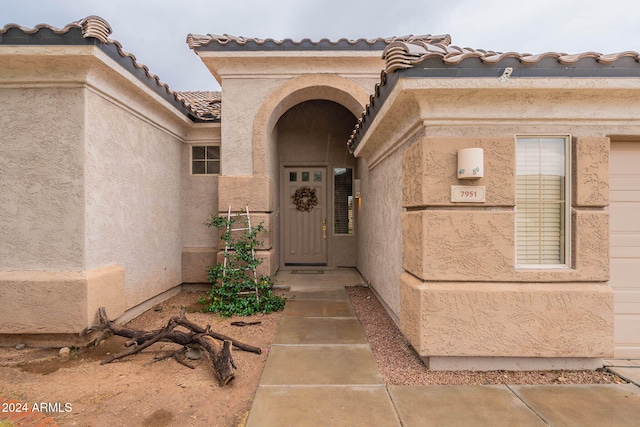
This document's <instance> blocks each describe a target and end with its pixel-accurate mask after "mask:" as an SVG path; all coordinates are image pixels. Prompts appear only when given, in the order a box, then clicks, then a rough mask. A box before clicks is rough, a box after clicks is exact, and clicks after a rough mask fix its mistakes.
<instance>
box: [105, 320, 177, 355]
mask: <svg viewBox="0 0 640 427" xmlns="http://www.w3.org/2000/svg"><path fill="white" fill-rule="evenodd" d="M176 326H177V325H176V324H175V322H174V321H173V319H171V320H169V323H168V324H167V326H165V328H164V329H163V330H162V331H160V333H159V334H157V335H156V336H155V337H153V338H151V339H150V340H148V341H145V342H144V343H142V344H140V345H137V346H133V347H132V348H130V350H125V351H123V352H122V353H118V354H115V355H113V356H109V357H107V358H106V359H104V360H103V361H102V362H100V364H101V365H104V364H106V363H111V362H113V361H114V360H118V359H122V358H123V357H126V356H130V355H132V354H136V353H138V352H140V351H142V350H144V349H145V348H147V347H149V346H151V345H152V344H155V343H157V342H158V341H160V340H161V339H163V338H164V337H166V336H167V335H168V334H169V332H171V330H172V329H173V328H175V327H176Z"/></svg>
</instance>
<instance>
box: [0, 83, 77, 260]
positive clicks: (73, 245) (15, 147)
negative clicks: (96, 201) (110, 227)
mask: <svg viewBox="0 0 640 427" xmlns="http://www.w3.org/2000/svg"><path fill="white" fill-rule="evenodd" d="M0 99H1V100H2V101H1V102H0V129H2V131H1V132H0V171H1V173H0V194H2V203H0V235H1V236H2V238H1V239H0V240H1V242H0V270H39V271H81V270H82V269H83V267H84V259H83V249H84V189H83V188H84V183H83V180H84V178H83V169H84V167H83V161H84V158H83V149H84V147H83V138H84V129H83V127H84V115H83V110H84V105H85V103H84V97H83V90H82V89H81V88H56V87H38V88H0Z"/></svg>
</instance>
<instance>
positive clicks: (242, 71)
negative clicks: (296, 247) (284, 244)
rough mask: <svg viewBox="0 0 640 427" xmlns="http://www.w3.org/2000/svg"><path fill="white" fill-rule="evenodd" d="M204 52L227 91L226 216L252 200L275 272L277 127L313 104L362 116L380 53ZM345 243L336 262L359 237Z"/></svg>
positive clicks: (222, 189)
mask: <svg viewBox="0 0 640 427" xmlns="http://www.w3.org/2000/svg"><path fill="white" fill-rule="evenodd" d="M198 54H199V56H200V57H201V58H202V60H203V62H204V63H205V64H206V65H207V67H208V68H209V69H210V70H211V71H212V73H213V74H214V75H215V76H216V78H217V79H218V81H219V82H220V84H221V86H222V88H223V92H224V114H223V116H222V127H221V134H222V145H221V146H222V176H220V178H219V189H218V206H219V210H220V211H226V208H227V206H228V205H229V204H231V205H232V206H233V207H234V209H236V207H237V206H240V207H242V206H244V205H245V204H246V203H247V202H249V203H250V209H251V211H252V212H256V213H264V214H268V215H269V216H270V218H269V222H270V223H271V224H274V229H273V230H272V231H271V236H270V241H271V242H272V247H271V248H270V249H268V250H263V251H261V254H260V256H264V257H265V265H263V266H261V268H263V269H266V270H268V271H272V272H275V271H276V270H277V269H278V268H279V266H280V257H279V250H280V248H279V246H280V244H279V239H280V215H279V206H280V203H281V198H280V189H279V184H280V176H279V175H280V160H281V158H280V155H279V150H278V146H279V143H278V132H277V129H276V124H277V122H278V120H279V119H280V117H281V116H282V115H283V114H284V113H285V112H286V111H288V110H289V109H290V108H292V107H294V106H295V105H297V104H299V103H302V102H304V101H308V100H314V99H323V100H331V101H334V102H337V103H338V104H341V105H343V106H344V107H345V108H347V109H348V110H349V111H350V112H351V113H352V114H353V115H354V116H358V115H359V114H360V113H361V112H362V111H363V110H364V106H365V104H366V102H367V100H368V98H369V93H370V92H371V90H372V89H373V87H374V85H375V83H376V82H377V80H378V78H379V74H380V69H381V64H382V62H381V59H380V53H379V52H372V51H363V52H349V51H343V52H340V51H324V52H301V51H296V52H277V51H273V52H242V51H231V50H230V51H220V52H208V51H201V52H198ZM345 139H346V138H345ZM345 142H346V141H345ZM345 152H346V150H345ZM319 156H321V157H320V158H319V160H318V161H323V160H324V158H325V156H324V155H321V154H319ZM343 240H344V239H343ZM346 240H347V242H346V245H345V244H342V243H345V242H342V241H340V239H336V244H340V245H341V248H340V249H338V250H336V251H335V252H332V253H334V255H335V256H334V260H333V261H331V262H332V263H333V262H334V261H336V264H337V261H338V260H339V259H340V258H341V257H342V256H343V254H345V253H349V254H353V253H354V250H353V242H352V240H353V239H351V238H349V237H347V238H346ZM344 247H348V249H346V250H343V249H344ZM267 266H268V268H267Z"/></svg>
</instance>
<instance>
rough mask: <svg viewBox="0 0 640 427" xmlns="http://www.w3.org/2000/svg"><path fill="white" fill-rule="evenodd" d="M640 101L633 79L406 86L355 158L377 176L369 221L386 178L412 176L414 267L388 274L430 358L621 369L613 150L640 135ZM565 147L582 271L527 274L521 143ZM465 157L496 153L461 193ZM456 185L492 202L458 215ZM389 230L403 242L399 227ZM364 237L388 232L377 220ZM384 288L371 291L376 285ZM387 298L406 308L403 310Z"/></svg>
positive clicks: (408, 251)
mask: <svg viewBox="0 0 640 427" xmlns="http://www.w3.org/2000/svg"><path fill="white" fill-rule="evenodd" d="M519 80H520V79H519ZM599 85H602V87H600V86H599ZM550 86H556V87H555V89H554V90H552V89H551V88H550ZM612 86H615V87H612ZM594 87H598V88H599V90H594ZM622 88H624V90H623V89H622ZM638 90H640V87H639V85H638V84H637V82H633V81H631V80H629V79H627V80H624V81H620V80H616V81H606V82H605V81H597V80H591V81H586V80H585V81H580V79H575V80H574V79H571V80H570V81H562V79H555V80H553V81H548V80H544V81H543V80H540V81H528V82H524V81H516V82H515V85H513V86H500V85H499V84H498V82H497V81H495V82H494V81H493V80H491V81H490V80H488V79H467V80H465V79H455V80H452V79H407V80H403V79H401V80H400V82H399V83H398V85H397V86H396V88H395V89H394V90H393V92H392V93H391V94H390V95H389V97H388V98H387V101H386V102H385V104H384V105H383V106H382V107H381V109H380V111H379V112H378V115H377V117H376V118H375V119H371V118H370V119H369V120H373V121H372V122H371V123H370V124H369V129H368V130H367V133H366V134H365V136H364V138H363V139H362V140H361V141H360V145H359V146H358V148H357V149H356V155H358V156H360V157H361V158H362V159H361V160H360V161H361V162H362V163H364V164H367V165H368V166H369V167H368V172H367V173H364V175H363V177H364V178H365V179H363V183H364V184H366V185H365V186H364V187H363V207H362V210H361V213H360V215H361V217H365V218H367V216H368V215H370V214H369V213H368V212H367V210H366V202H367V199H368V198H370V197H373V198H374V199H375V198H376V195H375V192H377V191H379V187H378V185H372V179H375V173H376V170H377V169H379V168H382V167H386V166H387V165H388V166H389V168H390V169H391V170H396V169H397V168H398V167H400V168H401V169H402V175H401V182H402V195H401V199H400V200H399V202H398V201H396V203H399V204H400V205H401V206H396V207H395V215H399V216H400V217H401V218H402V219H401V220H400V223H401V229H402V240H401V241H400V243H399V245H400V247H401V252H402V258H401V259H396V260H390V264H389V265H388V266H387V269H386V271H389V272H391V271H394V269H395V271H396V272H398V271H400V274H398V273H396V274H397V275H396V278H397V279H398V280H399V294H400V301H399V303H398V305H399V308H398V311H399V318H400V324H401V328H402V330H403V333H405V335H406V336H407V337H408V338H409V340H410V341H411V343H412V345H413V346H414V347H415V348H416V350H417V351H418V352H419V353H420V354H421V355H422V356H423V357H425V358H426V359H428V358H429V357H432V358H435V359H434V360H436V359H437V360H438V361H439V362H438V363H439V365H440V366H445V365H447V364H446V363H442V364H441V363H440V361H441V360H444V359H443V358H445V359H446V358H447V357H450V358H452V360H459V358H465V357H471V358H488V359H486V360H493V361H494V362H489V364H491V363H494V365H492V366H493V368H494V369H496V368H499V366H497V365H495V363H498V364H499V363H506V362H500V361H501V360H502V361H504V360H506V359H509V358H516V359H521V360H533V359H531V358H541V359H544V360H550V361H551V360H557V359H559V358H564V359H571V358H574V359H575V360H578V361H585V360H590V359H594V358H600V357H610V356H611V355H612V351H613V314H612V313H613V299H612V291H611V289H610V287H609V286H608V284H607V280H608V278H609V260H608V250H609V238H608V233H609V231H608V212H607V210H606V206H607V205H608V150H609V139H608V136H609V135H633V134H638V133H639V132H640V123H639V122H638V119H637V117H638V116H637V105H635V104H634V102H633V101H632V98H631V95H630V92H629V91H632V92H633V93H635V92H637V91H638ZM605 91H606V92H605ZM605 93H606V96H604V94H605ZM634 117H635V118H634ZM553 133H555V134H570V135H572V137H573V138H572V169H573V171H572V173H573V174H572V186H573V188H572V230H573V235H572V247H573V250H572V264H571V266H570V268H548V269H531V268H529V269H522V268H516V266H515V249H514V243H515V241H514V239H515V135H516V134H553ZM407 147H408V148H407ZM466 147H481V148H483V149H484V162H485V163H484V167H485V174H484V178H482V179H479V180H474V181H472V182H470V181H462V180H458V179H457V176H456V170H457V151H458V150H459V149H460V148H466ZM398 153H402V160H401V161H400V165H399V164H398V159H397V156H398ZM361 173H363V172H362V171H361ZM391 176H393V174H391ZM452 185H472V186H484V187H485V188H486V201H485V202H483V203H473V204H472V203H466V204H465V203H461V204H460V203H452V202H451V199H450V198H451V186H452ZM376 200H377V199H376ZM389 222H390V223H391V225H390V227H391V228H393V227H394V226H393V224H394V222H395V223H396V224H397V223H398V221H397V219H396V218H393V219H392V220H391V221H387V224H388V223H389ZM364 225H367V226H368V225H372V226H375V225H376V223H375V222H373V221H369V220H368V219H367V220H365V221H361V226H364ZM373 232H374V231H365V232H364V234H365V235H367V234H368V233H373ZM375 232H379V230H378V229H377V228H375ZM361 234H363V233H361ZM382 234H383V235H384V232H382ZM359 247H360V248H363V247H367V248H368V250H371V249H372V248H375V247H376V246H375V245H371V244H365V245H359ZM382 252H383V251H380V253H382ZM361 260H362V261H364V263H363V264H362V268H363V270H366V269H367V267H365V266H366V258H365V257H363V256H362V255H359V267H360V265H361V264H360V262H361ZM369 271H373V270H372V269H371V268H369ZM403 271H404V272H403ZM376 274H377V275H378V276H379V277H384V276H382V275H381V274H382V272H377V273H376ZM376 274H370V276H372V277H368V278H369V279H370V280H372V282H373V283H374V284H375V281H376ZM379 294H380V295H381V296H382V297H383V299H385V302H387V304H388V305H389V306H390V307H393V301H394V300H393V299H390V298H389V296H387V295H385V292H380V291H379ZM496 361H498V362H496ZM456 363H458V362H456ZM456 363H452V364H449V365H448V366H453V365H455V364H456ZM465 363H466V362H465ZM536 363H538V362H536ZM549 363H551V362H549ZM580 363H582V362H580ZM515 365H517V366H519V369H523V368H526V366H527V363H524V364H520V362H518V363H516V364H514V366H515ZM467 366H470V365H467ZM536 366H537V367H538V368H540V366H545V363H542V364H541V365H540V364H536ZM585 366H587V365H585Z"/></svg>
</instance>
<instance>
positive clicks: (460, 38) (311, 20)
mask: <svg viewBox="0 0 640 427" xmlns="http://www.w3.org/2000/svg"><path fill="white" fill-rule="evenodd" d="M88 15H98V16H101V17H102V18H104V19H106V20H107V22H109V24H110V25H111V28H112V29H113V34H111V36H110V38H112V39H115V40H118V41H119V42H120V43H121V44H122V47H123V49H124V50H125V51H126V52H129V53H132V54H134V55H135V57H136V58H137V60H138V62H140V63H142V64H144V65H146V66H147V67H149V69H150V71H151V72H152V73H154V74H156V75H158V76H159V77H160V80H162V81H163V82H165V83H167V84H168V85H169V87H170V88H171V89H173V90H176V91H186V90H197V91H204V90H219V88H220V86H219V85H218V83H217V82H216V81H215V79H214V78H213V76H212V75H211V74H210V73H209V71H208V70H207V68H206V67H205V66H204V64H203V63H202V61H201V60H200V59H199V58H198V56H197V55H196V54H195V53H194V52H193V51H192V50H190V49H189V47H188V46H187V44H186V38H187V35H188V34H190V33H191V34H225V33H226V34H231V35H235V36H245V37H258V38H273V39H276V40H278V39H283V38H292V39H294V40H301V39H303V38H310V39H312V40H316V41H317V40H320V39H322V38H328V39H330V40H338V39H340V38H343V37H344V38H348V39H358V38H375V37H389V36H404V35H408V34H414V35H423V34H450V35H451V37H452V44H453V45H456V46H460V47H471V48H474V49H485V50H493V51H498V52H509V51H515V52H520V53H533V54H535V53H543V52H549V51H553V52H563V53H580V52H592V51H593V52H599V53H615V52H623V51H635V52H640V2H639V1H638V0H605V1H603V0H532V1H527V0H438V1H434V0H360V1H351V0H315V1H310V0H272V1H267V0H224V1H222V0H186V1H185V0H182V1H177V0H0V28H1V27H3V26H5V25H6V24H9V23H14V24H19V25H22V26H24V27H28V28H33V27H34V26H36V25H37V24H41V23H45V24H49V25H53V26H54V27H58V28H62V27H64V26H65V25H66V24H68V23H71V22H73V21H77V20H79V19H81V18H84V17H86V16H88Z"/></svg>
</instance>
